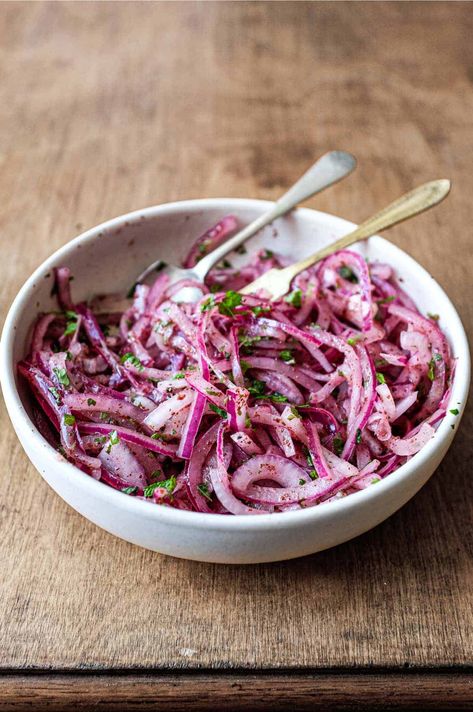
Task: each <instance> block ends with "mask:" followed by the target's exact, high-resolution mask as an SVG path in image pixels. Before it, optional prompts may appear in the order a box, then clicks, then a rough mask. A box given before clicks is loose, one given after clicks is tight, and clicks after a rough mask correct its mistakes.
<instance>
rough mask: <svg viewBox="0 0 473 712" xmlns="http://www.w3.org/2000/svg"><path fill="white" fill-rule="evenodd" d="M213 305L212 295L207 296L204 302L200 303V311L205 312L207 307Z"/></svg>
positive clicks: (212, 306) (207, 309)
mask: <svg viewBox="0 0 473 712" xmlns="http://www.w3.org/2000/svg"><path fill="white" fill-rule="evenodd" d="M214 306H215V298H214V297H208V298H207V299H206V300H205V302H202V304H201V305H200V311H201V312H206V311H209V309H213V308H214Z"/></svg>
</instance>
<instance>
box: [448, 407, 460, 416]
mask: <svg viewBox="0 0 473 712" xmlns="http://www.w3.org/2000/svg"><path fill="white" fill-rule="evenodd" d="M459 412H460V411H459V410H458V408H452V409H451V410H450V413H451V414H452V415H458V414H459Z"/></svg>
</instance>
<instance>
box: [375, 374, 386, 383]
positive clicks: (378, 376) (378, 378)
mask: <svg viewBox="0 0 473 712" xmlns="http://www.w3.org/2000/svg"><path fill="white" fill-rule="evenodd" d="M376 380H377V381H378V383H380V384H381V385H384V384H385V383H386V379H385V377H384V376H383V374H382V373H379V372H378V371H376Z"/></svg>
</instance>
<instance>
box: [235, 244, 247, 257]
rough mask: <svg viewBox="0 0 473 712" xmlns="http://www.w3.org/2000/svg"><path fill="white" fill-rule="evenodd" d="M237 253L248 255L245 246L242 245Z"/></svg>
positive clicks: (237, 249)
mask: <svg viewBox="0 0 473 712" xmlns="http://www.w3.org/2000/svg"><path fill="white" fill-rule="evenodd" d="M235 252H236V253H237V254H239V255H246V252H247V250H246V247H245V245H240V246H239V247H237V248H236V250H235Z"/></svg>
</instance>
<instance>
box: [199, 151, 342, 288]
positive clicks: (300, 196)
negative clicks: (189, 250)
mask: <svg viewBox="0 0 473 712" xmlns="http://www.w3.org/2000/svg"><path fill="white" fill-rule="evenodd" d="M355 166H356V159H355V158H354V156H352V155H351V154H350V153H346V152H345V151H330V152H329V153H325V154H324V155H323V156H322V157H321V158H319V160H318V161H317V162H316V163H314V165H313V166H311V167H310V168H309V170H308V171H306V173H304V175H303V176H302V177H301V178H299V180H298V181H297V182H296V183H295V184H294V185H293V186H292V187H291V188H289V190H288V191H287V192H286V193H284V195H283V196H281V198H279V200H278V201H277V202H276V203H274V205H273V206H271V208H270V209H269V210H268V211H267V212H265V213H263V215H260V216H259V217H258V218H256V220H253V222H251V223H250V224H249V225H247V226H246V227H244V228H243V230H240V232H238V233H237V234H236V235H234V236H233V237H231V238H230V239H229V240H227V241H226V242H224V243H223V244H222V245H219V247H217V248H216V249H215V250H212V252H210V253H209V254H208V255H206V256H205V257H203V258H202V259H201V260H200V261H199V262H198V263H197V265H196V266H195V267H193V271H194V272H195V273H196V274H197V275H198V276H199V278H200V279H201V280H202V281H203V280H204V278H205V275H206V274H207V272H208V271H209V270H210V269H211V268H212V267H213V266H214V265H215V264H216V263H217V262H220V260H221V259H222V258H223V257H225V255H227V254H228V253H229V252H231V251H232V250H235V249H236V248H237V247H239V246H240V245H241V244H242V243H243V242H245V240H248V238H250V237H252V235H255V234H256V233H257V232H258V231H259V230H261V228H263V227H265V226H266V225H269V224H270V223H272V222H273V220H276V218H279V217H281V216H282V215H285V214H286V213H287V212H289V211H290V210H292V209H293V208H295V207H296V206H297V205H298V204H299V203H302V202H303V201H304V200H307V199H308V198H310V197H311V196H312V195H315V194H316V193H320V191H321V190H324V188H328V187H329V186H330V185H333V184H334V183H337V182H338V181H339V180H341V179H342V178H344V177H345V176H347V175H348V174H349V173H351V172H352V171H353V169H354V168H355Z"/></svg>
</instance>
